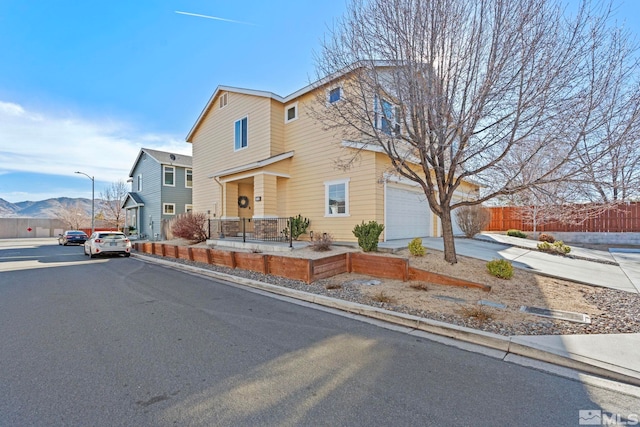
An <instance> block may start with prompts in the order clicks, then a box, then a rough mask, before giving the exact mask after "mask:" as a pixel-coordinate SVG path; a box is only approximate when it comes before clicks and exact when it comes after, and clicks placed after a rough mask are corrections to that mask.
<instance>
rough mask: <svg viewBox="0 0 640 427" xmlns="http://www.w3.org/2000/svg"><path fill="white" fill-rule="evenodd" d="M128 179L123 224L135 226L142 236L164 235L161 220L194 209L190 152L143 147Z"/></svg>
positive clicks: (163, 237)
mask: <svg viewBox="0 0 640 427" xmlns="http://www.w3.org/2000/svg"><path fill="white" fill-rule="evenodd" d="M129 181H130V182H131V192H130V193H129V194H127V196H126V198H125V200H124V202H123V204H122V207H123V209H125V213H126V216H125V226H131V227H134V228H135V229H136V231H135V232H136V233H138V234H140V236H141V237H142V238H148V239H152V240H158V239H165V238H166V236H165V233H164V232H163V227H162V225H163V222H164V223H166V222H168V221H170V220H171V219H173V218H175V217H176V215H179V214H181V213H185V212H190V211H191V210H192V209H193V208H192V205H191V203H192V202H191V200H192V199H191V192H192V187H193V169H192V162H191V156H185V155H183V154H173V153H167V152H164V151H158V150H151V149H149V148H142V149H140V153H138V157H137V158H136V161H135V162H134V163H133V167H132V168H131V171H130V172H129Z"/></svg>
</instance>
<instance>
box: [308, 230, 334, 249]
mask: <svg viewBox="0 0 640 427" xmlns="http://www.w3.org/2000/svg"><path fill="white" fill-rule="evenodd" d="M332 244H333V236H331V234H329V233H322V235H320V237H318V238H316V239H314V240H312V241H311V242H309V246H311V249H312V250H314V251H316V252H324V251H329V250H331V245H332Z"/></svg>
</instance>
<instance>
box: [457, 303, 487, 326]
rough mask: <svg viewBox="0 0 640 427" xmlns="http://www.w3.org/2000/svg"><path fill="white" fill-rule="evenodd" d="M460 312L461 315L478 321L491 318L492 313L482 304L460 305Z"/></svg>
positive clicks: (481, 321) (485, 320)
mask: <svg viewBox="0 0 640 427" xmlns="http://www.w3.org/2000/svg"><path fill="white" fill-rule="evenodd" d="M460 313H461V314H462V316H464V317H467V318H473V319H476V320H477V321H478V322H480V323H485V322H488V321H490V320H493V313H491V311H489V310H488V309H487V308H486V307H485V306H483V305H471V306H462V307H461V308H460Z"/></svg>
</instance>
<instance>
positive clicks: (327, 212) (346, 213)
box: [324, 178, 351, 218]
mask: <svg viewBox="0 0 640 427" xmlns="http://www.w3.org/2000/svg"><path fill="white" fill-rule="evenodd" d="M349 181H351V178H343V179H336V180H333V181H325V182H324V216H325V217H330V218H340V217H348V216H351V214H350V210H349ZM339 184H344V213H334V214H332V213H331V212H330V209H329V186H330V185H339Z"/></svg>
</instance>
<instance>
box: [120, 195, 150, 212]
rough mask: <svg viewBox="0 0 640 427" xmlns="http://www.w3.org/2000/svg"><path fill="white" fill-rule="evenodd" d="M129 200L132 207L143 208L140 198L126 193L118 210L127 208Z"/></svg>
mask: <svg viewBox="0 0 640 427" xmlns="http://www.w3.org/2000/svg"><path fill="white" fill-rule="evenodd" d="M129 199H131V200H132V201H133V206H144V202H143V201H142V198H141V197H140V196H139V195H138V194H136V193H127V195H126V196H125V198H124V200H123V201H122V205H121V206H120V208H122V209H124V208H125V207H126V206H127V203H128V202H129Z"/></svg>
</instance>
